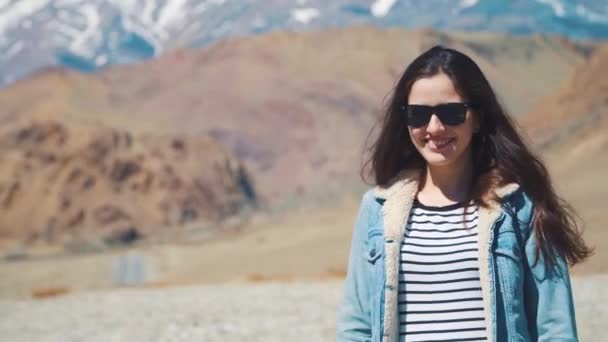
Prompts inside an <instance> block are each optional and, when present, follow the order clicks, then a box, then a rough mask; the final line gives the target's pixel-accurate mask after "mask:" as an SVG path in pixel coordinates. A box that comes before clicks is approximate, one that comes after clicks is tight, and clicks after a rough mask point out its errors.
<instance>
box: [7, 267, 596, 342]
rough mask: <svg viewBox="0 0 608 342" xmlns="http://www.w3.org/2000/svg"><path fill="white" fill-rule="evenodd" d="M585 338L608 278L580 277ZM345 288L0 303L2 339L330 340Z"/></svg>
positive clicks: (256, 288) (162, 292) (125, 292)
mask: <svg viewBox="0 0 608 342" xmlns="http://www.w3.org/2000/svg"><path fill="white" fill-rule="evenodd" d="M573 282H574V291H575V294H574V296H575V300H576V307H577V321H578V328H579V335H580V338H581V341H605V337H603V336H600V335H601V334H598V333H599V332H602V331H604V330H605V327H606V325H607V324H608V286H607V284H608V275H602V276H589V277H584V278H575V279H573ZM342 286H343V283H342V282H339V281H333V282H324V283H289V284H251V285H222V286H209V285H206V286H196V287H179V288H166V289H122V290H113V291H106V292H88V293H74V294H69V295H66V296H63V297H57V298H49V299H44V300H20V301H0V340H2V341H11V342H12V341H27V342H37V341H53V342H56V341H57V342H59V341H61V342H63V341H66V342H67V341H103V342H109V341H290V342H295V341H331V340H334V338H335V337H334V336H335V335H334V332H335V324H336V310H337V307H338V303H339V302H340V299H341V296H342Z"/></svg>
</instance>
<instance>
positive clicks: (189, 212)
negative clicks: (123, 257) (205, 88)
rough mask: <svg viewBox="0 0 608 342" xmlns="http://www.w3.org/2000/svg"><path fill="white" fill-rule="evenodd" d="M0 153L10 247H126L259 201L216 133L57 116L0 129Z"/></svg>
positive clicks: (1, 226) (2, 222) (0, 202)
mask: <svg viewBox="0 0 608 342" xmlns="http://www.w3.org/2000/svg"><path fill="white" fill-rule="evenodd" d="M0 151H1V153H0V165H1V167H0V207H1V208H2V219H0V240H4V241H6V240H9V241H24V242H25V243H26V244H27V245H28V246H29V245H35V244H39V243H51V244H58V243H69V242H70V241H74V240H80V241H84V240H87V239H89V240H92V241H100V242H101V241H102V239H103V240H105V241H104V244H112V243H116V244H123V243H130V242H133V241H134V240H136V239H138V238H140V237H143V236H149V235H154V234H156V235H159V234H160V235H163V234H164V235H169V234H170V230H171V227H176V226H183V225H185V224H188V223H193V222H197V223H199V224H205V223H206V224H208V225H212V224H213V223H217V222H219V221H221V220H223V219H225V218H226V217H230V216H232V215H235V214H237V213H238V212H239V211H240V210H241V209H243V207H247V206H253V205H255V193H253V192H252V191H251V190H252V189H251V185H250V184H249V183H248V178H247V175H246V173H245V171H244V170H243V168H242V167H241V165H240V164H239V163H238V161H237V160H236V159H234V158H233V157H231V156H230V155H229V154H228V153H227V152H226V151H225V150H224V149H223V148H222V147H221V146H220V145H219V144H218V143H217V142H216V141H214V140H213V139H212V138H210V137H205V136H199V137H184V136H175V135H173V136H172V135H163V136H153V135H140V134H136V133H132V132H131V131H130V130H128V129H120V128H118V129H117V128H111V127H107V126H105V125H102V124H92V123H84V122H81V123H75V122H71V121H67V120H63V121H60V120H59V119H58V118H57V117H56V118H54V119H49V120H35V119H34V120H18V121H17V122H11V123H10V124H3V125H2V127H1V128H0Z"/></svg>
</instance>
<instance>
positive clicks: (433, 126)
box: [426, 114, 445, 133]
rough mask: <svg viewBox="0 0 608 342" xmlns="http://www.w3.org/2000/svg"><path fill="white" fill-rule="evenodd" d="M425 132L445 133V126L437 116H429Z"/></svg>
mask: <svg viewBox="0 0 608 342" xmlns="http://www.w3.org/2000/svg"><path fill="white" fill-rule="evenodd" d="M426 130H427V131H429V132H431V133H432V132H443V131H445V126H444V125H443V123H442V122H441V120H439V118H438V117H437V115H435V114H433V115H432V116H431V120H430V121H429V124H428V126H427V127H426Z"/></svg>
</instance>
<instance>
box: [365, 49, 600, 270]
mask: <svg viewBox="0 0 608 342" xmlns="http://www.w3.org/2000/svg"><path fill="white" fill-rule="evenodd" d="M438 73H444V74H446V75H447V76H448V77H449V78H450V79H451V80H452V82H453V83H454V86H455V88H456V90H457V91H458V93H459V94H460V96H461V97H462V98H463V99H464V100H465V101H467V102H469V103H471V104H472V106H473V113H474V115H475V116H476V119H477V120H478V121H479V123H480V130H479V132H478V133H476V134H474V135H473V139H472V141H471V144H472V152H473V170H474V171H473V180H474V185H473V189H471V191H470V193H469V195H468V197H469V198H468V200H474V201H476V202H477V203H479V204H480V205H483V206H487V205H488V200H489V199H490V197H489V196H492V195H491V194H492V191H491V190H492V189H494V188H496V187H499V186H502V185H505V184H508V183H511V182H515V183H518V184H519V185H520V187H521V189H522V190H523V191H525V193H526V194H527V195H528V197H529V198H530V200H531V201H532V203H533V207H534V215H533V226H534V228H533V229H534V232H535V238H536V256H537V258H536V260H538V256H539V255H541V254H542V256H543V259H544V260H545V262H546V263H547V264H548V265H549V266H551V267H552V266H554V265H555V262H556V257H557V256H561V257H562V258H564V259H565V260H566V262H568V263H569V264H570V265H573V264H576V263H578V262H581V261H582V260H584V259H585V258H587V257H588V256H590V255H591V253H592V251H591V249H590V248H589V247H588V246H587V245H586V244H585V242H584V241H583V239H582V237H581V234H580V231H579V227H578V226H577V221H576V219H575V217H576V214H575V212H574V211H573V209H572V207H571V206H570V205H569V204H568V203H567V202H565V201H564V200H563V199H561V198H560V197H559V196H558V195H557V194H556V192H555V189H554V188H553V185H552V183H551V179H550V177H549V173H548V172H547V169H546V167H545V165H544V164H543V162H542V161H541V159H540V158H539V157H538V156H536V155H535V154H534V153H532V151H531V150H530V148H529V147H528V146H527V144H526V142H525V141H524V140H523V139H522V137H521V136H520V134H519V133H518V132H517V130H516V128H515V124H514V122H513V121H512V119H511V118H510V117H509V116H508V115H507V114H506V113H505V111H504V109H503V107H502V106H501V105H500V103H499V101H498V99H497V97H496V94H495V93H494V90H493V89H492V87H491V85H490V83H489V82H488V80H487V79H486V77H485V76H484V74H483V72H482V71H481V69H480V68H479V66H477V64H476V63H475V62H474V61H473V60H472V59H471V58H470V57H468V56H467V55H465V54H463V53H461V52H459V51H456V50H454V49H449V48H445V47H442V46H435V47H433V48H431V49H429V50H428V51H426V52H424V53H423V54H421V55H420V56H418V57H417V58H416V59H415V60H414V61H413V62H412V63H411V64H410V65H409V66H408V67H407V68H406V69H405V71H404V73H403V75H402V76H401V78H400V80H399V81H398V83H397V85H396V87H395V89H394V91H393V93H392V96H391V98H390V101H389V103H388V105H387V108H386V112H385V114H384V116H383V121H382V126H381V130H380V133H379V135H378V137H377V139H376V140H375V142H374V144H373V145H372V146H371V148H370V152H371V154H370V157H369V159H368V160H367V162H366V163H365V164H364V166H363V169H362V170H361V173H362V176H364V174H365V169H366V167H367V166H368V165H369V164H371V170H370V174H372V175H373V177H374V178H375V183H376V184H378V185H382V186H386V185H388V184H389V182H390V181H391V180H393V178H394V177H396V176H397V175H398V174H399V173H400V172H401V171H403V170H405V169H420V170H422V169H424V168H425V166H426V161H425V160H424V159H423V157H422V156H421V155H420V153H418V151H417V150H416V148H415V147H414V145H413V143H412V141H411V139H410V137H409V134H408V130H407V122H406V117H405V115H404V114H403V112H402V111H401V110H400V108H401V107H402V106H403V105H405V104H406V101H407V98H408V95H409V92H410V90H411V87H412V84H413V83H414V82H415V81H416V80H418V79H420V78H425V77H431V76H434V75H436V74H438ZM364 178H365V176H364ZM493 197H494V196H493ZM493 199H496V198H495V197H494V198H493Z"/></svg>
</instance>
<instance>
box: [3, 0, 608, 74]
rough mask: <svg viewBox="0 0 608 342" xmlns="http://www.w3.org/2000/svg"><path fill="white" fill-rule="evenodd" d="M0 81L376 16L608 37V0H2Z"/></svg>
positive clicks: (464, 27) (394, 22) (375, 20)
mask: <svg viewBox="0 0 608 342" xmlns="http://www.w3.org/2000/svg"><path fill="white" fill-rule="evenodd" d="M0 23H1V24H0V51H1V52H2V53H0V84H7V83H10V82H13V81H14V80H17V79H20V78H22V77H24V76H25V75H28V74H30V73H32V72H35V71H37V70H39V69H41V68H45V67H48V66H65V67H68V68H73V69H77V70H81V71H95V70H98V69H99V68H103V67H105V66H108V65H114V64H125V63H132V62H137V61H140V60H144V59H148V58H153V57H158V56H160V55H162V54H164V53H166V52H167V51H170V50H174V49H179V48H186V47H202V46H207V45H210V44H212V43H214V42H217V41H220V40H222V39H225V38H229V37H243V36H249V35H255V34H260V33H265V32H269V31H277V30H288V31H302V30H323V29H327V28H331V27H346V26H352V25H361V24H373V25H376V26H378V27H393V26H400V27H408V28H415V27H431V28H435V29H440V30H444V31H447V30H458V31H493V32H503V33H510V34H517V35H522V34H526V35H528V34H533V33H540V34H558V35H563V36H565V37H569V38H576V39H605V38H608V7H606V6H605V1H603V0H580V1H573V0H534V1H531V0H514V1H508V2H506V1H502V0H460V1H452V0H427V1H416V0H375V1H370V0H334V1H321V0H297V1H295V2H294V1H285V0H271V1H268V0H239V1H235V0H202V1H201V0H173V1H163V0H120V1H118V0H28V1H22V0H3V1H0Z"/></svg>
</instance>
